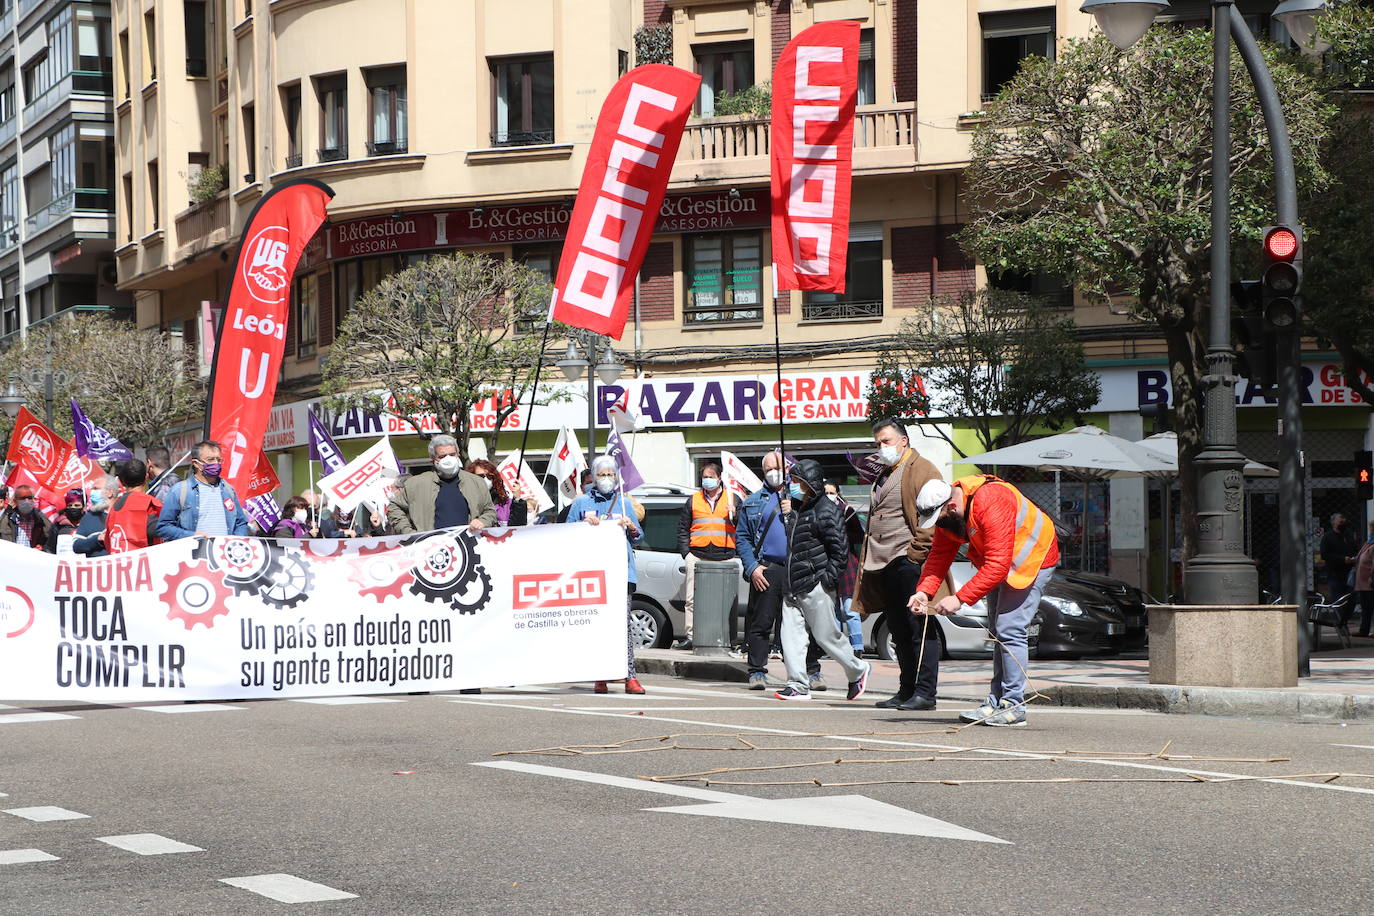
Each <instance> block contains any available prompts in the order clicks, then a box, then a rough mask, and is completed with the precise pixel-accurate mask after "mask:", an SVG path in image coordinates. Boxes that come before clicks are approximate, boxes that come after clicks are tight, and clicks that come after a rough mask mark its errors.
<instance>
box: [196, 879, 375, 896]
mask: <svg viewBox="0 0 1374 916" xmlns="http://www.w3.org/2000/svg"><path fill="white" fill-rule="evenodd" d="M219 880H220V882H221V883H223V884H228V885H231V886H233V887H238V888H242V889H243V890H245V891H252V892H253V893H255V894H260V895H262V896H263V897H268V898H270V899H272V900H276V901H277V902H279V903H316V902H318V901H321V900H348V899H349V898H351V897H356V896H358V895H357V894H350V893H348V892H347V891H341V890H337V889H335V888H332V887H328V886H327V885H324V884H316V883H315V882H314V881H307V880H305V879H304V878H297V877H296V876H295V875H283V874H275V875H248V876H246V877H243V878H220V879H219Z"/></svg>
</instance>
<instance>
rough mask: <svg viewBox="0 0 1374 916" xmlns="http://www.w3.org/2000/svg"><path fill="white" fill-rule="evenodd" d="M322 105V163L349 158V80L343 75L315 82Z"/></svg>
mask: <svg viewBox="0 0 1374 916" xmlns="http://www.w3.org/2000/svg"><path fill="white" fill-rule="evenodd" d="M315 94H316V96H317V98H318V99H319V103H320V149H319V154H320V161H321V162H334V161H336V160H339V159H347V158H348V79H347V77H345V76H344V75H343V74H339V75H338V76H330V77H325V78H323V79H318V80H316V81H315Z"/></svg>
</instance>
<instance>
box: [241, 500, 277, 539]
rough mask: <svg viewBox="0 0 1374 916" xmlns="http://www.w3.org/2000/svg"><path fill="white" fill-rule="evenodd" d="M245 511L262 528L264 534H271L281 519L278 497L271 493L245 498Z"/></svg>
mask: <svg viewBox="0 0 1374 916" xmlns="http://www.w3.org/2000/svg"><path fill="white" fill-rule="evenodd" d="M243 513H244V515H247V516H248V518H249V519H251V520H252V521H253V523H254V524H256V525H257V526H258V527H259V528H261V529H262V533H263V534H269V533H270V532H271V531H272V529H273V528H275V527H276V526H277V522H279V521H281V506H279V505H277V500H276V497H274V496H273V495H272V494H271V493H264V494H262V495H261V496H254V497H253V498H252V499H249V500H245V501H244V503H243Z"/></svg>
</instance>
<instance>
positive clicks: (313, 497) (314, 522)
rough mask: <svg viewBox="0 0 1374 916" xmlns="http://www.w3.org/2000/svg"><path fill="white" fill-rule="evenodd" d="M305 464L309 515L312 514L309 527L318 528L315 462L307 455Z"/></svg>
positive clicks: (318, 513) (318, 512)
mask: <svg viewBox="0 0 1374 916" xmlns="http://www.w3.org/2000/svg"><path fill="white" fill-rule="evenodd" d="M305 466H306V468H307V469H308V471H309V474H310V514H311V516H313V518H312V519H311V525H310V527H312V528H319V527H320V507H319V506H317V505H316V504H315V500H316V499H317V498H318V497H317V496H316V495H315V462H314V460H312V459H311V458H309V457H307V458H306V459H305ZM289 498H290V497H288V499H289Z"/></svg>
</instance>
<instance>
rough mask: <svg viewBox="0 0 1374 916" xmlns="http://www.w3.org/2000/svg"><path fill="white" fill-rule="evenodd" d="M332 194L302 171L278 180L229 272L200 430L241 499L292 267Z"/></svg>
mask: <svg viewBox="0 0 1374 916" xmlns="http://www.w3.org/2000/svg"><path fill="white" fill-rule="evenodd" d="M333 197H334V192H333V191H332V190H331V189H330V188H329V186H328V185H325V184H322V183H320V182H318V181H312V180H311V179H308V178H302V179H298V180H296V181H291V182H287V183H286V184H280V185H277V186H276V187H275V188H273V189H272V190H271V191H269V192H267V195H266V196H265V197H263V199H262V200H260V201H258V205H257V206H256V207H255V208H254V209H253V213H252V215H251V216H250V217H249V218H248V225H247V228H245V229H244V230H243V240H242V243H241V244H240V245H239V253H238V260H237V261H236V262H235V264H234V272H233V274H231V275H230V278H229V294H228V295H227V296H226V297H225V302H226V303H228V304H227V306H226V307H225V309H224V320H223V321H222V322H221V323H220V328H219V339H218V343H217V344H216V346H215V364H214V368H213V369H212V370H211V373H210V396H209V400H210V403H209V405H208V407H207V410H206V425H205V434H206V438H209V439H213V440H215V441H217V442H219V443H220V444H221V445H223V446H224V462H225V465H226V467H225V470H224V478H225V479H226V480H228V481H229V483H230V484H231V485H232V486H233V487H234V489H235V490H236V491H237V492H238V494H239V497H240V499H246V498H247V497H246V496H245V495H244V494H245V493H246V492H247V491H248V489H249V484H250V483H251V480H252V477H253V471H254V468H255V466H256V461H257V455H256V450H257V449H258V447H259V446H260V445H261V443H262V441H263V436H264V434H265V433H266V432H267V420H268V417H269V416H270V414H271V413H272V401H273V399H274V398H275V397H276V394H277V373H278V372H279V371H280V369H281V359H282V351H283V349H284V348H285V346H286V321H287V313H288V312H289V311H290V306H291V275H292V274H294V273H295V272H296V263H297V262H298V261H299V260H300V258H301V252H302V251H304V250H305V245H306V243H307V242H309V241H310V238H311V236H313V235H314V234H315V230H316V229H318V228H319V226H320V223H322V222H324V208H325V206H326V205H327V204H328V203H329V201H330V200H331V199H332V198H333Z"/></svg>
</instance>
